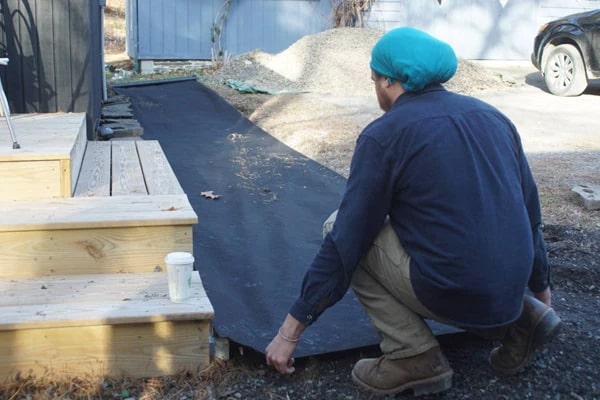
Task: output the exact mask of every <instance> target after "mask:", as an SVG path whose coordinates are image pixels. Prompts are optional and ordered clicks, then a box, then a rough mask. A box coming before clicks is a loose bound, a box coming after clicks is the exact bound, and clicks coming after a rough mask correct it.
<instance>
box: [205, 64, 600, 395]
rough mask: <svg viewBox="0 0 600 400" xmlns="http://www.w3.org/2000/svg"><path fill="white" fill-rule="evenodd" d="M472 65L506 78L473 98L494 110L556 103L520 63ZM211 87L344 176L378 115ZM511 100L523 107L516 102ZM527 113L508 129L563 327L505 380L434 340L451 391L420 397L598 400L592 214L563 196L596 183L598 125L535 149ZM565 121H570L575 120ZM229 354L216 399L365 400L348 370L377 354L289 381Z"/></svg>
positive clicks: (321, 99)
mask: <svg viewBox="0 0 600 400" xmlns="http://www.w3.org/2000/svg"><path fill="white" fill-rule="evenodd" d="M478 68H486V69H488V70H489V71H490V72H492V73H494V74H496V73H497V74H502V75H503V77H504V79H505V80H506V85H504V86H503V87H502V88H498V87H496V86H494V87H493V88H492V90H489V88H483V87H482V88H479V89H478V90H475V91H472V92H471V94H473V95H475V96H477V97H481V98H483V99H484V100H487V99H491V100H490V102H492V103H496V102H497V99H494V97H495V96H499V94H500V93H504V96H505V97H506V100H505V101H506V102H507V103H508V104H513V105H514V107H516V108H517V109H519V108H520V109H522V108H524V107H526V104H525V103H527V102H531V101H532V98H529V97H526V98H522V99H521V97H520V96H523V94H525V95H527V96H528V95H529V93H533V94H532V96H533V95H535V96H537V97H536V98H537V99H538V100H536V101H537V102H538V103H539V102H540V101H545V100H539V99H545V97H544V96H549V97H550V98H549V100H548V101H557V99H555V98H553V97H554V96H551V95H550V94H548V93H546V92H545V91H544V89H543V88H544V87H543V81H542V80H541V76H540V75H537V74H536V72H535V71H533V72H532V70H531V68H530V67H528V66H526V65H525V66H523V65H516V66H509V67H507V66H500V67H498V66H481V67H478ZM211 87H213V89H215V90H216V91H218V92H219V93H220V94H221V95H222V96H223V97H224V98H226V99H227V100H228V101H229V102H230V103H231V104H232V105H234V106H236V107H237V108H238V109H239V110H240V111H242V112H243V113H244V114H246V115H247V116H248V117H249V118H250V119H251V120H253V121H254V122H255V123H257V124H258V125H260V126H261V127H263V129H265V130H266V131H267V132H269V133H270V134H272V135H273V136H275V137H277V138H278V139H280V140H281V141H283V142H285V143H287V144H288V145H289V146H291V147H294V148H296V149H298V150H299V151H301V152H303V153H305V154H307V155H308V156H309V157H312V158H314V159H316V160H317V161H319V162H321V163H323V164H325V165H328V166H329V167H330V168H331V169H333V170H336V171H337V172H339V173H341V174H343V175H345V174H347V167H348V162H349V159H350V155H351V152H352V149H353V144H354V140H355V139H356V136H357V135H358V133H359V132H360V129H362V127H363V126H364V125H365V124H366V123H367V122H368V121H370V120H371V119H373V118H376V117H377V116H378V115H380V111H379V110H378V109H377V105H376V100H375V98H374V97H343V96H337V95H327V94H315V93H309V94H293V95H279V96H274V97H273V96H265V95H241V96H240V94H238V93H236V92H235V91H230V90H229V89H228V88H226V87H221V86H217V85H214V86H211ZM599 94H600V93H598V91H597V88H596V87H595V86H594V87H591V88H590V90H588V92H586V94H585V95H584V96H586V97H582V98H580V99H579V101H580V103H579V107H578V106H576V105H575V106H574V107H575V108H576V109H581V112H585V110H584V109H582V108H583V107H588V108H589V107H592V108H594V107H597V106H598V105H599V103H598V100H600V98H599V97H598V95H599ZM518 99H520V100H518ZM517 101H523V102H525V103H524V104H523V105H519V104H518V103H517V104H515V102H517ZM567 101H570V100H567ZM501 104H502V103H501V102H498V104H495V105H497V106H500V105H501ZM564 104H565V102H564V101H563V103H557V105H556V107H558V109H559V110H558V111H560V109H561V108H564V107H565V106H564ZM548 107H550V106H548ZM546 111H547V110H546ZM558 111H556V112H558ZM587 111H588V112H589V110H587ZM531 114H532V115H530V116H529V117H526V119H525V120H521V118H522V117H521V116H519V117H517V116H516V115H515V117H516V119H517V121H514V122H515V124H516V125H517V126H520V124H522V125H523V128H524V129H525V131H526V132H525V133H523V132H522V135H523V136H524V138H523V139H524V143H526V144H527V143H529V144H530V146H529V148H530V149H532V151H531V152H530V153H529V155H528V156H529V157H530V162H531V166H532V169H533V172H534V175H535V177H536V180H537V182H538V186H539V190H540V194H541V201H542V205H543V214H544V220H545V226H544V234H545V238H546V241H547V245H548V253H549V258H550V263H551V266H552V276H553V282H554V307H555V309H556V310H557V312H558V313H559V314H560V316H561V317H562V319H563V321H564V325H563V328H564V329H563V330H562V333H561V334H560V335H559V336H558V338H557V339H556V340H555V341H554V342H552V343H551V344H549V345H548V346H547V347H545V348H544V349H543V351H542V352H541V353H540V354H539V355H538V356H537V357H536V358H535V360H534V362H533V365H532V367H531V368H529V369H528V370H527V371H526V372H525V373H523V374H521V375H519V376H516V377H511V378H505V377H500V376H497V375H495V374H494V373H493V372H492V371H491V370H490V369H489V368H488V367H487V355H488V352H489V350H490V349H491V347H492V343H488V342H485V341H482V340H480V339H478V338H475V337H472V336H470V335H468V334H458V335H452V336H447V337H442V338H441V343H442V346H443V349H444V351H445V352H446V354H447V356H448V358H449V361H450V363H451V365H452V367H453V368H454V371H455V379H454V386H453V388H452V389H451V390H450V391H449V392H447V393H444V394H441V395H438V396H430V397H426V398H431V399H434V398H435V399H466V398H471V399H491V398H499V399H502V398H506V399H521V398H532V399H600V368H599V367H598V365H600V347H599V345H600V324H599V322H600V318H599V316H600V310H599V308H598V306H599V305H600V211H588V210H585V209H583V208H582V207H581V206H580V204H579V203H578V202H577V199H576V197H575V196H574V195H573V193H571V191H570V188H571V187H572V185H573V184H574V183H575V182H589V183H592V184H600V181H599V179H600V176H599V175H600V172H599V171H600V152H599V150H600V142H599V141H598V139H599V138H598V137H597V132H598V123H594V122H593V121H592V122H590V121H587V123H586V124H584V125H583V127H579V130H584V135H583V136H584V137H586V138H588V139H589V140H580V141H579V142H578V143H579V144H578V146H575V147H574V146H573V143H572V141H570V140H568V139H567V140H564V142H562V146H563V147H560V148H559V147H557V144H556V143H555V142H553V143H551V144H549V147H550V148H551V150H552V151H549V150H548V149H545V150H541V149H542V147H543V146H542V145H541V144H540V143H538V142H541V143H543V142H544V140H543V138H542V139H540V138H539V136H536V135H538V134H539V133H538V132H535V130H534V129H531V127H533V128H535V127H536V126H539V125H540V124H541V122H540V121H538V120H537V118H539V116H538V115H537V114H536V113H531ZM563 114H564V113H563ZM592 115H593V114H592ZM565 118H566V120H567V121H568V120H569V119H577V116H575V115H571V116H568V115H566V116H565ZM584 119H585V118H584ZM561 121H562V120H561ZM561 121H559V120H554V121H549V124H550V125H549V127H550V128H552V129H550V128H549V130H550V132H555V131H556V129H554V126H556V125H557V124H558V125H559V126H560V123H561ZM563 130H564V129H563ZM585 132H587V133H585ZM542 133H543V132H542ZM568 133H569V132H568V129H566V134H568ZM552 136H556V134H555V133H553V134H552ZM534 145H535V146H537V147H535V146H534ZM526 151H527V146H526ZM234 350H235V347H234ZM232 355H233V358H232V360H231V361H230V362H229V363H227V367H228V368H231V367H232V366H235V368H234V370H235V372H231V373H229V372H228V373H226V376H227V379H226V380H224V383H223V384H222V385H219V386H217V387H215V388H214V393H220V394H221V396H223V393H224V392H223V390H225V393H227V391H231V392H230V393H229V394H226V395H225V397H223V398H232V399H233V398H256V399H258V398H273V399H275V398H281V399H288V398H289V399H295V398H298V399H369V398H372V397H371V396H370V395H368V394H365V393H361V392H360V391H358V390H357V389H356V387H355V386H354V385H353V384H352V382H351V381H350V378H349V373H350V371H351V368H352V365H353V364H354V363H355V362H356V361H357V360H358V359H359V358H361V357H363V356H364V355H378V349H377V348H372V349H359V350H356V351H350V352H346V353H344V354H330V355H324V356H321V357H314V358H309V359H304V360H299V368H298V371H297V373H296V374H295V375H293V376H291V377H279V376H277V375H276V374H274V373H273V372H272V371H270V370H268V369H266V368H265V366H264V361H263V359H262V355H261V354H253V353H252V352H248V351H246V352H245V355H244V356H241V355H240V354H237V353H236V352H235V351H234V352H233V354H232ZM225 382H226V383H225ZM217 398H219V397H218V395H217ZM397 398H410V395H406V396H398V397H397Z"/></svg>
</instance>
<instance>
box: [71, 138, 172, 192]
mask: <svg viewBox="0 0 600 400" xmlns="http://www.w3.org/2000/svg"><path fill="white" fill-rule="evenodd" d="M183 193H184V192H183V189H182V188H181V185H180V184H179V181H178V180H177V177H176V176H175V174H174V173H173V169H172V168H171V165H170V164H169V162H168V160H167V158H166V156H165V154H164V153H163V151H162V148H161V147H160V144H159V143H158V141H156V140H123V141H107V142H88V145H87V149H86V152H85V157H84V160H83V165H82V167H81V174H80V176H79V180H78V182H77V187H76V189H75V193H74V196H143V195H150V196H154V195H166V194H183Z"/></svg>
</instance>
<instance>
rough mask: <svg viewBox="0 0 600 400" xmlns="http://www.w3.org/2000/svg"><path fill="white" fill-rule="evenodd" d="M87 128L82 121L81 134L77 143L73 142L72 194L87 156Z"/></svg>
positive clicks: (71, 157)
mask: <svg viewBox="0 0 600 400" xmlns="http://www.w3.org/2000/svg"><path fill="white" fill-rule="evenodd" d="M82 122H84V121H82ZM86 128H87V127H86V124H84V123H82V124H81V126H80V127H79V135H77V138H76V139H75V143H74V144H73V148H72V149H71V154H70V158H69V159H70V160H71V171H70V172H71V192H70V195H71V196H72V195H73V194H74V193H75V186H76V185H77V178H78V177H79V173H80V171H81V165H82V164H83V157H84V156H85V150H86V148H87V143H88V140H87V129H86ZM93 143H97V142H93ZM65 197H66V196H65Z"/></svg>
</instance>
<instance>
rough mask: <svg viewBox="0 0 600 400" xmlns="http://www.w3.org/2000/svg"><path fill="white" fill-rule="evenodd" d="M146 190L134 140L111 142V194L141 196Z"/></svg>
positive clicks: (146, 192) (145, 193)
mask: <svg viewBox="0 0 600 400" xmlns="http://www.w3.org/2000/svg"><path fill="white" fill-rule="evenodd" d="M147 194H148V190H147V188H146V183H145V181H144V173H143V171H142V167H141V165H140V161H139V157H138V153H137V147H136V145H135V141H134V140H127V141H115V142H112V192H111V195H112V196H142V195H147Z"/></svg>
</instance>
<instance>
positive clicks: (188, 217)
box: [0, 195, 198, 232]
mask: <svg viewBox="0 0 600 400" xmlns="http://www.w3.org/2000/svg"><path fill="white" fill-rule="evenodd" d="M0 215H2V218H1V219H0V232H21V231H35V230H48V229H95V228H110V227H124V226H137V227H139V226H155V225H173V226H175V225H189V224H195V223H197V222H198V216H197V215H196V213H195V212H194V210H193V209H192V206H191V205H190V203H189V201H188V199H187V196H186V195H170V196H118V197H116V196H113V197H70V198H66V199H42V200H27V201H2V202H0Z"/></svg>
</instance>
